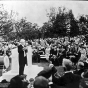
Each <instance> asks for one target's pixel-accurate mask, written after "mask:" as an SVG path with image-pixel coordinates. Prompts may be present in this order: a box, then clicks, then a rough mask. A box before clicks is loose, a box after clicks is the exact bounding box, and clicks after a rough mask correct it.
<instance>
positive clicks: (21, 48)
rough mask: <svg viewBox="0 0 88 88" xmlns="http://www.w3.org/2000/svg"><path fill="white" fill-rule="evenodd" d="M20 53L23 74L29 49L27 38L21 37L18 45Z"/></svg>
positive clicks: (20, 73)
mask: <svg viewBox="0 0 88 88" xmlns="http://www.w3.org/2000/svg"><path fill="white" fill-rule="evenodd" d="M18 53H19V75H23V73H24V67H25V64H26V65H27V56H26V53H27V49H26V47H25V40H24V39H21V41H20V45H19V46H18Z"/></svg>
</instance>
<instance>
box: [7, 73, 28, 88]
mask: <svg viewBox="0 0 88 88" xmlns="http://www.w3.org/2000/svg"><path fill="white" fill-rule="evenodd" d="M28 84H29V83H28V81H27V80H26V75H22V76H19V75H17V76H15V77H13V78H12V79H11V80H10V84H9V86H8V88H27V86H28Z"/></svg>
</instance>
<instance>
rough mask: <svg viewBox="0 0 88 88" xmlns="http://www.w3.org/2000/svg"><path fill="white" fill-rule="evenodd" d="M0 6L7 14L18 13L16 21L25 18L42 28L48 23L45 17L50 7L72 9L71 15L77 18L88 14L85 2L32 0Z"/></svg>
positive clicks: (11, 2)
mask: <svg viewBox="0 0 88 88" xmlns="http://www.w3.org/2000/svg"><path fill="white" fill-rule="evenodd" d="M0 4H3V6H4V9H5V10H7V11H8V12H11V10H13V11H14V12H17V13H18V16H16V19H21V18H22V17H26V19H27V21H29V22H32V23H37V24H38V25H39V26H42V25H43V23H44V22H47V21H48V17H47V16H46V14H47V12H46V10H47V11H49V9H50V8H51V7H56V8H57V7H60V6H65V7H66V8H68V9H72V11H73V14H74V15H75V17H76V18H77V16H78V15H80V14H88V2H87V1H63V0H62V1H61V0H59V1H57V0H53V1H51V0H47V1H46V0H45V1H40V0H33V1H28V0H27V1H24V0H22V1H20V0H19V1H17V0H16V1H13V0H12V1H8V0H7V1H0Z"/></svg>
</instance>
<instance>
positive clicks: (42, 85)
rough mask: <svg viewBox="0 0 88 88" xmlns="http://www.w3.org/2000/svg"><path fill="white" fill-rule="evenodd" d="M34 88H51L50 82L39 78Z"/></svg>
mask: <svg viewBox="0 0 88 88" xmlns="http://www.w3.org/2000/svg"><path fill="white" fill-rule="evenodd" d="M33 85H34V88H49V85H48V80H47V79H46V78H44V77H42V76H39V77H37V78H36V79H35V81H34V84H33Z"/></svg>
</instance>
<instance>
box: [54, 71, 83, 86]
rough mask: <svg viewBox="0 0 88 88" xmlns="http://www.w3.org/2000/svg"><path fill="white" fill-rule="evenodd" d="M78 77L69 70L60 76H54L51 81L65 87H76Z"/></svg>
mask: <svg viewBox="0 0 88 88" xmlns="http://www.w3.org/2000/svg"><path fill="white" fill-rule="evenodd" d="M80 79H81V77H80V76H78V75H75V74H73V73H71V72H69V73H66V74H65V75H64V76H62V77H60V78H56V77H54V78H53V83H55V84H56V85H58V86H65V87H67V88H78V86H79V82H80ZM69 86H70V87H69Z"/></svg>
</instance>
